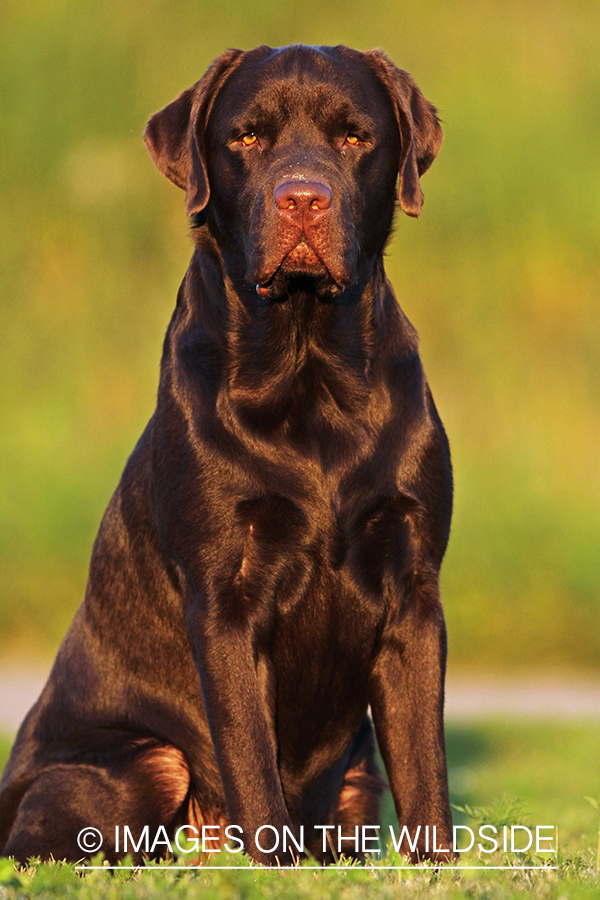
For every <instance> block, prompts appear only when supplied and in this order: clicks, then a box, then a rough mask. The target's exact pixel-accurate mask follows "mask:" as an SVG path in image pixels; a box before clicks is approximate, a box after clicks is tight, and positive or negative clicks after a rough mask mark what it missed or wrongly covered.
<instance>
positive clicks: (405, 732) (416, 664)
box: [370, 588, 453, 862]
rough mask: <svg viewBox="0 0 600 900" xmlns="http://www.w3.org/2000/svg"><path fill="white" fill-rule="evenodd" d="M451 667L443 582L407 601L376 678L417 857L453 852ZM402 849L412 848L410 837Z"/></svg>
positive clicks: (386, 749)
mask: <svg viewBox="0 0 600 900" xmlns="http://www.w3.org/2000/svg"><path fill="white" fill-rule="evenodd" d="M432 595H433V596H432ZM445 667H446V629H445V624H444V617H443V613H442V609H441V606H440V604H439V601H438V600H437V588H436V589H435V591H433V590H432V591H423V592H421V591H419V590H417V591H415V593H414V594H413V597H412V598H411V601H410V605H408V608H405V609H404V611H403V613H402V615H401V616H400V617H399V618H398V620H397V621H395V622H392V623H390V624H389V625H388V626H387V629H386V632H385V634H384V636H383V641H382V646H381V650H380V652H379V654H378V657H377V660H376V662H375V666H374V669H373V673H372V677H371V682H370V703H371V710H372V714H373V722H374V725H375V730H376V734H377V739H378V741H379V746H380V749H381V753H382V756H383V760H384V763H385V766H386V769H387V773H388V777H389V780H390V787H391V789H392V794H393V797H394V802H395V805H396V812H397V814H398V819H399V822H400V827H401V828H402V826H404V825H406V826H407V828H408V831H409V835H410V841H411V842H414V840H415V837H416V836H417V833H418V838H417V842H416V846H415V850H414V851H413V852H411V853H410V855H411V857H412V859H413V862H417V861H418V860H419V859H422V858H424V857H426V858H431V859H436V860H439V861H447V860H448V859H450V858H452V857H453V853H452V819H451V814H450V804H449V798H448V777H447V771H446V754H445V749H444V723H443V707H444V674H445ZM427 826H429V828H428V829H427ZM434 826H435V832H434V831H433V827H434ZM401 849H402V850H403V851H404V852H406V853H407V854H408V852H409V847H408V846H407V843H406V841H404V843H403V845H402V848H401Z"/></svg>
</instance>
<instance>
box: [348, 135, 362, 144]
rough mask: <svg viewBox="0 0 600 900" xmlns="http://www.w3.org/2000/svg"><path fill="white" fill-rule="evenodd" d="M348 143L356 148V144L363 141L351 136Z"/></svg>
mask: <svg viewBox="0 0 600 900" xmlns="http://www.w3.org/2000/svg"><path fill="white" fill-rule="evenodd" d="M346 143H347V144H352V146H356V144H360V143H361V141H360V138H357V137H356V135H355V134H349V135H348V136H347V137H346Z"/></svg>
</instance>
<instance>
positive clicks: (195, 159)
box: [144, 50, 243, 216]
mask: <svg viewBox="0 0 600 900" xmlns="http://www.w3.org/2000/svg"><path fill="white" fill-rule="evenodd" d="M242 56H243V51H242V50H226V51H225V53H223V54H221V56H219V57H217V59H215V60H214V62H213V63H212V64H211V65H210V66H209V68H208V69H207V71H206V72H205V74H204V75H203V76H202V78H201V79H200V81H197V82H196V84H194V85H192V87H191V88H188V90H187V91H184V92H183V93H182V94H180V95H179V97H176V98H175V100H173V102H172V103H169V105H168V106H165V108H164V109H161V110H160V111H159V112H157V113H154V115H153V116H151V118H150V119H149V120H148V124H147V125H146V130H145V131H144V144H145V145H146V149H147V151H148V153H149V154H150V156H151V158H152V161H153V162H154V165H155V166H156V168H157V169H158V170H159V171H160V172H162V173H163V175H166V177H167V178H168V179H169V180H170V181H172V182H173V184H176V185H177V187H180V188H182V189H183V190H184V191H185V192H186V196H185V211H186V213H187V214H188V216H193V215H196V214H197V213H200V212H202V210H203V209H204V208H205V207H206V205H207V203H208V199H209V197H210V186H209V183H208V176H207V172H206V158H205V153H204V128H205V126H206V122H207V119H208V115H209V113H210V109H211V107H212V102H213V100H214V98H215V96H216V94H217V92H218V90H219V88H220V87H221V85H222V84H223V82H224V80H225V79H226V78H227V76H228V75H229V73H230V72H231V71H232V70H233V68H235V63H236V62H237V61H238V60H239V59H240V58H241V57H242Z"/></svg>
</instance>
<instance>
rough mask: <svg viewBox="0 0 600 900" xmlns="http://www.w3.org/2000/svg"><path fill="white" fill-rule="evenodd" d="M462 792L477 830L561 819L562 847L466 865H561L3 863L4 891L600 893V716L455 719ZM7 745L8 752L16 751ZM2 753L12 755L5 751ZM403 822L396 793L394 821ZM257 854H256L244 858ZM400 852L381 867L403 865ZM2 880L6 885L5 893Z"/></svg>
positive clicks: (456, 774) (453, 759) (455, 768)
mask: <svg viewBox="0 0 600 900" xmlns="http://www.w3.org/2000/svg"><path fill="white" fill-rule="evenodd" d="M447 742H448V764H449V772H450V787H451V798H452V802H453V804H454V806H455V807H460V808H461V809H462V810H464V809H465V807H469V808H470V811H471V813H472V816H471V817H470V816H469V815H466V814H465V813H464V812H460V811H458V810H456V809H455V816H454V819H455V824H466V825H468V826H470V827H471V828H473V829H474V830H476V829H477V827H478V825H479V824H480V823H481V822H487V823H491V824H496V825H498V826H500V825H501V824H503V823H506V824H525V825H553V826H555V827H556V828H557V829H558V849H559V853H558V856H557V857H554V856H552V855H551V856H545V857H535V856H534V857H529V856H528V855H523V856H517V855H514V854H513V855H511V854H507V855H501V856H496V855H494V856H493V858H490V857H489V856H488V857H485V856H484V855H483V854H480V857H479V858H478V857H477V856H473V855H468V856H465V857H464V858H461V864H462V865H464V866H466V865H481V864H482V863H483V862H484V861H487V863H488V864H492V865H542V864H546V865H553V866H557V870H556V871H551V870H547V871H543V872H536V871H530V872H522V871H521V872H516V871H512V872H500V871H492V870H488V871H483V872H480V871H472V870H466V869H463V871H459V872H451V871H440V872H437V873H436V872H432V871H431V870H429V871H421V872H419V871H406V870H404V871H400V870H396V871H392V872H390V871H385V870H383V869H379V870H378V869H377V868H375V869H369V868H368V867H367V868H366V869H365V868H359V869H346V870H344V871H343V872H337V871H331V872H318V873H315V872H310V871H302V872H292V873H279V872H272V873H268V872H260V871H257V870H255V869H247V870H245V871H234V870H232V871H229V872H227V871H212V872H206V871H202V872H194V873H190V872H185V873H183V874H182V873H180V872H178V871H175V870H172V871H159V872H156V871H155V872H143V873H138V874H136V875H132V873H131V872H129V871H125V870H124V871H123V872H121V873H119V874H117V876H115V877H112V876H111V875H109V874H108V873H107V872H103V873H98V872H94V873H90V874H88V875H86V876H85V878H81V876H80V875H77V874H76V873H75V872H74V870H73V867H69V866H59V865H41V866H37V867H36V866H33V867H31V868H30V869H29V870H27V871H26V872H19V871H17V870H16V869H15V868H14V867H12V865H10V864H9V863H8V862H2V861H0V896H5V897H6V898H13V897H15V898H16V897H19V896H28V897H29V896H31V897H40V898H41V897H45V896H47V897H52V896H59V895H60V896H72V897H77V898H81V900H84V898H87V897H88V896H89V897H93V898H96V897H107V898H109V897H110V898H118V900H126V898H129V897H131V898H145V897H149V898H153V897H157V896H160V895H162V894H164V893H165V892H166V891H167V890H168V892H169V896H174V897H199V898H204V897H206V898H210V897H215V898H216V897H218V898H224V900H225V898H238V897H239V898H249V900H253V898H268V897H271V896H273V897H280V896H282V897H286V896H289V897H307V898H310V897H315V898H317V897H321V896H323V893H324V892H325V893H326V895H327V896H328V897H340V898H353V897H360V896H364V891H365V889H368V890H369V892H370V893H371V894H372V895H373V896H375V897H377V898H380V900H384V898H387V897H392V896H397V895H398V890H399V888H401V890H402V892H403V894H406V895H407V896H409V897H416V898H420V897H425V896H427V897H439V898H453V900H458V898H467V897H468V898H490V900H492V898H498V900H502V898H511V897H521V896H523V897H525V896H532V897H538V898H562V897H568V898H569V900H573V898H587V897H590V898H591V897H597V896H598V895H599V893H600V876H599V875H598V872H597V871H596V852H597V842H598V815H597V812H596V811H595V810H594V809H593V807H592V806H591V804H590V803H589V802H587V801H586V799H585V797H586V796H590V795H591V796H592V797H596V798H600V770H599V769H598V765H597V760H598V746H599V745H600V723H596V724H590V723H581V724H576V725H575V724H571V725H566V724H549V723H543V722H518V721H512V722H508V721H497V722H494V721H492V722H482V723H479V724H473V725H468V726H467V725H463V726H457V725H451V726H449V727H448V729H447ZM7 746H8V745H7V743H6V742H5V743H4V744H3V745H2V752H3V753H5V752H6V751H7ZM0 762H1V760H0ZM392 822H394V819H393V814H392V810H391V805H390V804H389V803H388V804H387V806H386V808H385V810H384V816H383V824H384V826H386V825H388V824H389V823H392ZM245 862H246V864H247V860H246V861H245ZM403 863H405V861H404V860H402V859H401V858H399V857H398V856H397V854H394V853H393V851H392V852H391V853H389V854H388V855H387V856H385V857H383V858H382V859H381V860H380V862H379V864H380V865H393V866H397V865H402V864H403ZM212 864H213V865H217V864H218V865H229V866H231V865H240V864H241V865H244V859H243V858H240V857H239V856H229V857H224V858H223V857H215V858H214V859H213V861H212ZM2 890H3V891H4V894H2Z"/></svg>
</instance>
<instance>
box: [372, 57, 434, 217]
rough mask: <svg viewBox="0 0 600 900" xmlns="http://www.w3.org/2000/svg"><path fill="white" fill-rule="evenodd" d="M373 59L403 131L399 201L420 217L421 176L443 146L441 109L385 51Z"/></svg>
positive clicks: (406, 210) (421, 204)
mask: <svg viewBox="0 0 600 900" xmlns="http://www.w3.org/2000/svg"><path fill="white" fill-rule="evenodd" d="M365 56H367V57H369V58H370V60H371V62H372V64H373V67H374V69H375V71H376V73H377V74H378V76H379V78H380V79H381V80H382V81H383V83H384V84H385V86H386V87H387V89H388V91H389V94H390V96H391V98H392V100H393V102H394V106H395V109H396V117H397V119H398V126H399V128H400V137H401V140H402V149H401V151H400V163H399V173H400V182H399V186H398V199H399V200H400V207H401V209H402V210H403V211H404V212H405V213H406V214H407V215H409V216H418V215H420V213H421V209H422V208H423V191H422V190H421V185H420V183H419V176H421V175H422V174H423V173H424V172H426V171H427V169H428V168H429V166H430V165H431V163H432V162H433V160H434V159H435V157H436V156H437V153H438V150H439V149H440V146H441V144H442V137H443V134H442V129H441V127H440V123H439V119H438V115H437V110H436V108H435V106H433V104H431V103H429V101H428V100H426V99H425V97H424V96H423V94H422V93H421V91H420V90H419V88H418V87H417V85H416V84H415V83H414V81H413V80H412V78H411V77H410V75H409V74H408V73H407V72H403V71H402V69H398V68H397V67H396V66H395V65H394V64H393V62H392V61H391V60H390V59H388V57H387V56H386V55H385V53H382V52H381V50H371V51H370V52H369V53H366V54H365Z"/></svg>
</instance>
